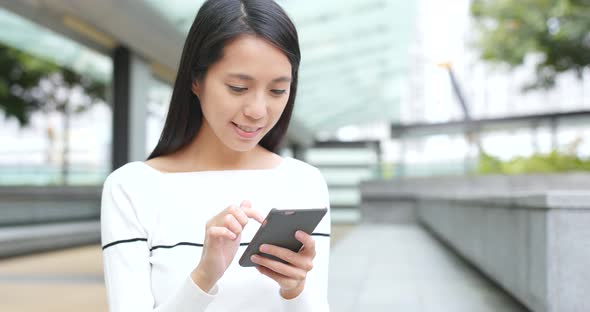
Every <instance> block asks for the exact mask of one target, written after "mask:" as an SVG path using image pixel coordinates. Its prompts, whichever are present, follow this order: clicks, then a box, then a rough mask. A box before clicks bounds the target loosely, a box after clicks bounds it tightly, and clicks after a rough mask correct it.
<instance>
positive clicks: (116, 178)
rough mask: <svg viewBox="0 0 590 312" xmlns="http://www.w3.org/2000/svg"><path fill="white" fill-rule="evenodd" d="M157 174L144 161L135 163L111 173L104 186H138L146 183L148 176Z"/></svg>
mask: <svg viewBox="0 0 590 312" xmlns="http://www.w3.org/2000/svg"><path fill="white" fill-rule="evenodd" d="M154 172H155V169H151V168H150V167H149V166H148V165H147V164H145V163H144V162H142V161H134V162H130V163H127V164H125V165H123V166H121V167H119V168H118V169H116V170H115V171H113V172H111V173H110V174H109V175H108V176H107V178H106V180H105V182H104V184H105V186H106V185H126V184H137V183H142V182H145V181H146V179H145V178H146V176H147V175H151V174H153V173H154Z"/></svg>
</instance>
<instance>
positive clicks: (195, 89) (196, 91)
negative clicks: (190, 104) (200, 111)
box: [191, 81, 201, 98]
mask: <svg viewBox="0 0 590 312" xmlns="http://www.w3.org/2000/svg"><path fill="white" fill-rule="evenodd" d="M191 91H193V94H194V95H196V96H197V97H198V98H200V96H201V84H200V83H199V82H198V81H194V82H193V84H192V85H191Z"/></svg>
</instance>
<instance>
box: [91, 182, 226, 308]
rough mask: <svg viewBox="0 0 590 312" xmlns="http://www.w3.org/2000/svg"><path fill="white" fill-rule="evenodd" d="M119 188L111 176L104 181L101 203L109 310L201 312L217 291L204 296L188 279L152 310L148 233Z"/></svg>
mask: <svg viewBox="0 0 590 312" xmlns="http://www.w3.org/2000/svg"><path fill="white" fill-rule="evenodd" d="M115 173H116V172H115ZM122 184H123V183H121V182H120V181H117V176H116V175H115V174H111V176H109V177H108V178H107V180H106V181H105V184H104V188H103V193H102V202H101V235H102V246H103V262H104V274H105V285H106V289H107V297H108V303H109V310H110V311H111V312H119V311H125V312H128V311H134V312H148V311H158V312H168V311H175V312H178V311H191V312H195V311H205V309H206V308H207V306H208V305H209V304H210V303H211V302H212V301H213V299H214V298H215V295H216V292H217V287H215V288H214V289H213V290H212V291H211V294H209V293H206V292H204V291H203V290H201V289H200V288H199V287H198V286H197V285H196V284H195V283H194V282H193V281H192V279H191V278H190V276H187V278H186V280H185V281H184V282H183V283H182V285H181V286H180V287H179V289H178V290H177V291H176V293H175V294H174V295H173V296H171V297H170V298H168V299H167V300H166V301H165V302H164V303H162V304H160V305H159V306H158V307H154V302H155V300H154V297H153V295H152V291H151V287H152V285H151V278H150V276H151V264H150V261H149V257H150V250H149V246H148V242H147V238H148V231H147V230H146V228H145V226H144V225H143V224H142V222H141V221H140V220H141V218H140V216H139V215H138V212H139V211H138V209H137V207H134V205H133V201H132V199H131V197H130V196H129V193H128V192H126V190H125V188H124V187H123V185H122Z"/></svg>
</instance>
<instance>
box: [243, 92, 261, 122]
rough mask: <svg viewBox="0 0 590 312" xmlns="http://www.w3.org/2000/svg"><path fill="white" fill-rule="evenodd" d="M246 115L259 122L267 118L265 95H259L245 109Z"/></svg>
mask: <svg viewBox="0 0 590 312" xmlns="http://www.w3.org/2000/svg"><path fill="white" fill-rule="evenodd" d="M244 115H246V116H248V117H250V118H252V119H254V120H259V119H262V118H264V116H266V98H265V97H264V95H263V94H257V95H256V96H255V97H254V98H253V99H251V100H250V101H249V102H248V103H247V104H246V106H245V107H244Z"/></svg>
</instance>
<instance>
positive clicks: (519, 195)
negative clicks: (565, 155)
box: [361, 174, 590, 311]
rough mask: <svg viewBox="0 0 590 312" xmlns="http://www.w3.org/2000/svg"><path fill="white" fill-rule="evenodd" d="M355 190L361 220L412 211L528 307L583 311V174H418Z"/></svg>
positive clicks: (588, 287) (589, 183)
mask: <svg viewBox="0 0 590 312" xmlns="http://www.w3.org/2000/svg"><path fill="white" fill-rule="evenodd" d="M527 181H530V183H527ZM394 186H395V188H393V187H394ZM361 189H362V198H363V204H362V207H361V209H362V216H363V222H371V223H373V222H376V221H377V222H380V223H382V222H394V223H399V222H401V221H403V220H402V219H399V218H397V217H396V213H392V212H391V211H387V210H392V211H398V212H399V211H413V213H414V214H415V217H416V220H418V222H420V223H422V224H424V225H425V226H426V227H428V228H430V229H431V230H432V231H433V233H435V235H437V236H438V237H439V238H440V239H441V240H443V241H445V242H446V243H447V244H448V245H449V246H450V247H451V248H453V249H454V250H455V251H456V252H458V253H459V254H460V255H461V256H462V257H464V258H465V259H467V260H468V261H470V262H471V263H473V264H474V265H475V266H476V267H478V268H479V269H480V270H481V271H482V272H483V273H484V274H486V275H488V276H489V277H490V278H491V279H493V280H494V281H496V282H497V283H498V284H499V285H500V286H501V287H503V288H504V289H506V290H507V291H508V292H510V293H511V294H512V295H513V296H514V297H516V298H517V299H519V300H520V301H521V302H522V303H523V304H525V305H526V306H528V307H529V308H531V309H532V310H533V311H590V298H588V297H587V296H584V294H589V293H590V268H589V267H588V264H589V263H590V175H584V174H572V175H553V176H551V175H545V176H517V177H507V176H495V177H479V178H477V177H468V178H463V179H462V178H461V177H452V178H433V179H426V178H418V179H405V180H400V181H393V182H392V181H387V182H378V181H371V182H367V183H363V184H362V186H361ZM552 189H553V190H559V189H567V190H568V191H552ZM575 189H578V190H580V191H575ZM376 202H379V203H380V204H379V205H374V203H376ZM388 202H389V205H388V204H387V203H388Z"/></svg>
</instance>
